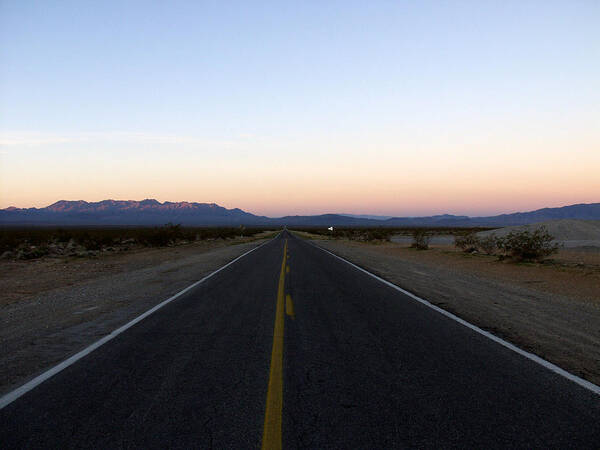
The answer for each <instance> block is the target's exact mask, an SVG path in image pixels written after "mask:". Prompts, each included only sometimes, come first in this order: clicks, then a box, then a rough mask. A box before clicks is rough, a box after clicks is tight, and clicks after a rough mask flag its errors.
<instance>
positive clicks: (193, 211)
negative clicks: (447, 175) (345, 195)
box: [0, 199, 600, 227]
mask: <svg viewBox="0 0 600 450" xmlns="http://www.w3.org/2000/svg"><path fill="white" fill-rule="evenodd" d="M553 219H584V220H600V203H587V204H586V203H581V204H577V205H569V206H563V207H559V208H543V209H538V210H535V211H529V212H517V213H512V214H500V215H496V216H486V217H469V216H454V215H450V214H443V215H436V216H425V217H391V218H388V217H387V216H365V215H362V216H361V215H349V214H321V215H314V216H285V217H278V218H273V217H266V216H257V215H254V214H251V213H249V212H246V211H242V210H241V209H239V208H234V209H227V208H224V207H222V206H219V205H217V204H215V203H192V202H164V203H161V202H159V201H157V200H154V199H146V200H141V201H135V200H102V201H100V202H86V201H83V200H78V201H67V200H60V201H58V202H56V203H53V204H52V205H49V206H46V207H45V208H15V207H10V208H6V209H0V224H1V225H99V226H103V225H162V224H165V223H168V222H171V223H180V224H182V225H194V226H238V225H248V226H271V225H272V226H282V225H287V226H328V227H329V226H365V227H377V226H383V227H403V226H436V227H471V226H488V227H500V226H509V225H525V224H529V223H535V222H542V221H547V220H553Z"/></svg>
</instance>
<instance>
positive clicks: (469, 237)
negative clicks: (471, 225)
mask: <svg viewBox="0 0 600 450" xmlns="http://www.w3.org/2000/svg"><path fill="white" fill-rule="evenodd" d="M479 244H480V239H479V238H478V237H477V235H476V234H475V233H469V234H466V235H464V236H455V237H454V245H455V246H456V247H458V248H460V249H461V250H462V251H464V252H467V253H473V252H475V251H477V249H478V248H479Z"/></svg>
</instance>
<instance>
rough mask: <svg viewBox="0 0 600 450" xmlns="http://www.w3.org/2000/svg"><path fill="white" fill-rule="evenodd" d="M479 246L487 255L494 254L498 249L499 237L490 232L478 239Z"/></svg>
mask: <svg viewBox="0 0 600 450" xmlns="http://www.w3.org/2000/svg"><path fill="white" fill-rule="evenodd" d="M477 248H478V249H479V250H481V251H482V252H483V253H485V254H487V255H493V254H495V253H496V251H497V250H498V238H497V237H496V236H495V235H493V234H490V235H489V236H486V237H484V238H482V239H478V245H477Z"/></svg>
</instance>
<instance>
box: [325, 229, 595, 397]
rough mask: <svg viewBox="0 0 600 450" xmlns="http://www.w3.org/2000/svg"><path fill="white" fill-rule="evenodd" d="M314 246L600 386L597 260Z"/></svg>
mask: <svg viewBox="0 0 600 450" xmlns="http://www.w3.org/2000/svg"><path fill="white" fill-rule="evenodd" d="M315 243H316V244H318V245H320V246H322V247H324V248H326V249H328V250H330V251H332V252H334V253H336V254H338V255H340V256H342V257H344V258H346V259H348V260H350V261H352V262H354V263H356V264H358V265H360V266H361V267H364V268H366V269H368V270H370V271H371V272H373V273H376V274H378V275H380V276H381V277H383V278H385V279H387V280H390V281H391V282H393V283H395V284H396V285H398V286H401V287H402V288H404V289H406V290H408V291H411V292H413V293H415V294H417V295H419V296H420V297H423V298H425V299H427V300H429V301H430V302H432V303H433V304H436V305H438V306H440V307H442V308H444V309H446V310H448V311H450V312H452V313H454V314H456V315H458V316H460V317H462V318H464V319H466V320H468V321H469V322H471V323H474V324H476V325H478V326H479V327H481V328H483V329H485V330H489V331H491V332H493V333H494V334H496V335H498V336H501V337H503V338H505V339H506V340H508V341H510V342H513V343H515V344H517V345H519V346H520V347H521V348H524V349H526V350H528V351H530V352H533V353H535V354H537V355H539V356H541V357H543V358H545V359H547V360H549V361H552V362H553V363H555V364H557V365H559V366H560V367H563V368H565V369H566V370H568V371H570V372H571V373H574V374H576V375H579V376H581V377H582V378H585V379H587V380H590V381H592V382H593V383H595V384H598V385H600V255H598V254H589V253H578V252H572V251H566V250H565V251H562V252H561V253H559V255H558V256H557V258H556V259H557V261H555V262H554V263H552V264H515V263H511V262H500V261H498V260H497V258H494V257H489V256H484V255H467V254H464V253H462V252H458V251H456V250H455V249H453V248H452V247H449V246H438V247H436V248H433V249H431V250H426V251H418V250H413V249H410V248H407V247H406V245H401V244H394V243H386V244H379V245H376V244H365V243H358V242H350V241H344V240H318V241H315Z"/></svg>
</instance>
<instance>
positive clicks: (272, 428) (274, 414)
mask: <svg viewBox="0 0 600 450" xmlns="http://www.w3.org/2000/svg"><path fill="white" fill-rule="evenodd" d="M286 257H287V239H286V240H285V244H284V248H283V261H282V262H281V272H280V274H279V286H278V287H277V307H276V309H275V329H274V331H273V350H272V351H271V369H270V370H269V387H268V389H267V406H266V409H265V425H264V428H263V439H262V447H261V448H262V449H263V450H267V449H269V450H270V449H280V448H281V413H282V410H283V325H284V313H283V308H284V303H283V301H284V296H285V268H286V265H285V263H286V259H287V258H286Z"/></svg>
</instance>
